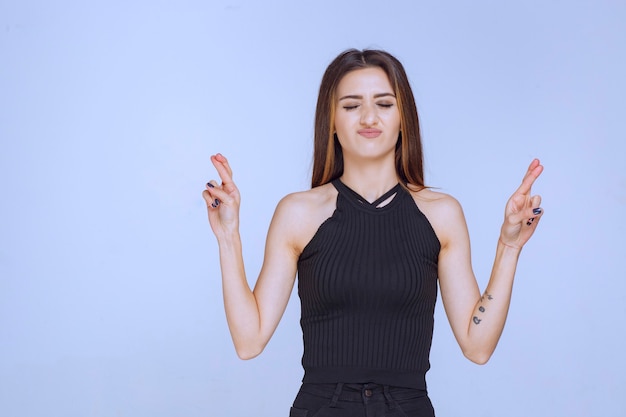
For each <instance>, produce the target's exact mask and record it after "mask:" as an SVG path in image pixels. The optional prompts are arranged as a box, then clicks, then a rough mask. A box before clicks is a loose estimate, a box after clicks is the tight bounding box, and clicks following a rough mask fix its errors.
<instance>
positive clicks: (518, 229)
mask: <svg viewBox="0 0 626 417" xmlns="http://www.w3.org/2000/svg"><path fill="white" fill-rule="evenodd" d="M542 171H543V165H541V163H540V162H539V160H538V159H534V160H533V161H532V162H531V163H530V166H529V167H528V171H526V175H525V176H524V179H523V180H522V184H521V185H520V186H519V188H518V189H517V190H516V191H515V193H513V195H512V196H511V198H509V201H508V202H507V203H506V208H505V210H504V224H503V225H502V230H501V232H500V241H501V242H502V243H503V244H504V245H506V246H509V247H513V248H517V249H521V248H522V246H524V244H525V243H526V242H528V239H530V237H531V236H532V235H533V233H534V232H535V229H536V228H537V224H538V223H539V219H540V218H541V216H542V215H543V209H541V208H540V207H539V206H540V205H541V197H540V196H538V195H535V196H531V195H530V190H531V187H532V185H533V183H534V182H535V180H536V179H537V178H538V177H539V175H541V172H542Z"/></svg>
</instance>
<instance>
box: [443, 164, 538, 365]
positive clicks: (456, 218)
mask: <svg viewBox="0 0 626 417" xmlns="http://www.w3.org/2000/svg"><path fill="white" fill-rule="evenodd" d="M542 171H543V166H542V165H541V164H540V162H539V160H537V159H535V160H533V162H532V163H531V164H530V166H529V168H528V171H527V172H526V175H525V176H524V179H523V181H522V184H521V185H520V186H519V188H518V189H517V190H516V191H515V193H513V195H512V196H511V198H510V199H509V201H508V202H507V204H506V208H505V214H504V223H503V225H502V229H501V231H500V237H499V239H498V244H497V248H496V257H495V260H494V264H493V269H492V272H491V277H490V279H489V283H488V284H487V288H486V290H485V292H484V293H482V294H480V292H479V289H478V284H477V282H476V278H475V277H474V273H473V271H472V267H471V257H470V243H469V236H468V233H467V225H466V222H465V218H464V216H463V211H462V209H461V207H460V205H458V203H456V201H455V200H453V201H454V202H453V203H451V202H449V203H448V204H446V210H445V218H446V221H445V222H441V224H442V227H441V229H440V232H441V233H440V234H441V239H440V240H442V242H441V243H442V247H441V251H440V254H439V283H440V287H441V296H442V300H443V304H444V307H445V310H446V314H447V316H448V320H449V321H450V325H451V327H452V331H453V333H454V335H455V337H456V339H457V341H458V343H459V346H460V347H461V350H462V351H463V354H464V355H465V356H466V357H467V358H468V359H470V360H471V361H473V362H476V363H479V364H483V363H485V362H487V361H488V360H489V358H490V357H491V355H492V354H493V351H494V350H495V348H496V345H497V343H498V340H499V338H500V335H501V334H502V330H503V328H504V323H505V321H506V316H507V313H508V310H509V304H510V300H511V291H512V288H513V278H514V276H515V269H516V267H517V261H518V259H519V255H520V252H521V249H522V247H523V246H524V244H525V243H526V242H527V241H528V240H529V239H530V237H531V236H532V235H533V233H534V231H535V229H536V228H537V224H538V223H539V219H540V218H541V215H542V214H543V210H542V209H541V208H539V206H540V204H541V197H539V196H531V188H532V185H533V183H534V182H535V180H536V179H537V178H538V177H539V175H540V174H541V172H542ZM451 200H452V199H451Z"/></svg>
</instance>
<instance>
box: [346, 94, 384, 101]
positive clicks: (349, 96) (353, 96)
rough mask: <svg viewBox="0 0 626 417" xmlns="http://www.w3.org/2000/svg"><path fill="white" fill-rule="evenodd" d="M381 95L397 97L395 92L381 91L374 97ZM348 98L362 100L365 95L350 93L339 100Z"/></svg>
mask: <svg viewBox="0 0 626 417" xmlns="http://www.w3.org/2000/svg"><path fill="white" fill-rule="evenodd" d="M380 97H393V98H396V95H395V94H392V93H379V94H374V98H380ZM348 99H353V100H362V99H363V96H359V95H354V94H350V95H347V96H343V97H341V98H340V99H339V101H341V100H348Z"/></svg>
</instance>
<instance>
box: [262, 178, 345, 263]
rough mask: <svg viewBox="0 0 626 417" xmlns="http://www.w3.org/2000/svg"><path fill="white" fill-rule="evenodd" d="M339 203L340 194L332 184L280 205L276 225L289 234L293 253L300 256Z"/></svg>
mask: <svg viewBox="0 0 626 417" xmlns="http://www.w3.org/2000/svg"><path fill="white" fill-rule="evenodd" d="M336 202H337V190H336V189H335V187H333V185H332V184H325V185H321V186H319V187H315V188H312V189H310V190H306V191H300V192H295V193H291V194H288V195H286V196H285V197H283V198H282V199H281V200H280V202H279V203H278V206H277V207H276V213H275V214H274V220H273V222H278V223H280V224H281V225H283V227H285V228H286V230H288V232H289V235H290V237H291V239H290V240H291V241H292V242H291V243H292V244H293V246H294V250H295V251H296V252H297V253H298V254H299V253H301V252H302V249H304V247H305V246H306V244H307V243H308V242H309V241H310V240H311V239H312V238H313V235H314V234H315V232H316V231H317V229H318V228H319V226H320V225H321V224H322V223H323V222H324V221H325V220H326V219H328V218H329V217H330V216H332V214H333V212H334V211H335V208H336Z"/></svg>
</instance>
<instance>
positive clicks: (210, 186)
mask: <svg viewBox="0 0 626 417" xmlns="http://www.w3.org/2000/svg"><path fill="white" fill-rule="evenodd" d="M206 186H207V187H209V188H215V186H214V185H213V184H211V183H210V182H207V183H206Z"/></svg>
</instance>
